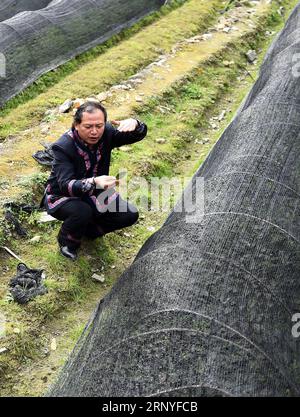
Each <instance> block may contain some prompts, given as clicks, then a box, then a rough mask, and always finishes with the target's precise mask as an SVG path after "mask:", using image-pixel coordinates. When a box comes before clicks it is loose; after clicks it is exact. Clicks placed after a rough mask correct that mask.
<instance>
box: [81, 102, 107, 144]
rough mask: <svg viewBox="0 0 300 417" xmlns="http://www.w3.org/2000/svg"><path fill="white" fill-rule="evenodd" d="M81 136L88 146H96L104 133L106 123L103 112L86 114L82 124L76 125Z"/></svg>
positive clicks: (97, 111)
mask: <svg viewBox="0 0 300 417" xmlns="http://www.w3.org/2000/svg"><path fill="white" fill-rule="evenodd" d="M75 128H76V129H77V131H78V133H79V136H80V137H81V139H82V140H84V142H86V143H87V144H88V145H95V143H97V142H98V141H99V140H100V139H101V137H102V135H103V132H104V129H105V121H104V114H103V112H102V111H101V110H98V109H96V110H94V111H93V113H88V112H84V113H83V114H82V120H81V123H78V124H76V125H75Z"/></svg>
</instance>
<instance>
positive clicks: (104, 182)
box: [94, 175, 119, 190]
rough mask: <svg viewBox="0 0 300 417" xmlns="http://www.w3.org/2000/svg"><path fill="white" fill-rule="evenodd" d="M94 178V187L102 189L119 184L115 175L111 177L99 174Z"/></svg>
mask: <svg viewBox="0 0 300 417" xmlns="http://www.w3.org/2000/svg"><path fill="white" fill-rule="evenodd" d="M94 180H95V184H96V188H97V189H99V188H102V189H103V190H107V189H108V188H113V187H115V186H116V185H118V184H119V181H118V180H117V179H116V177H111V176H109V175H101V176H99V177H95V178H94Z"/></svg>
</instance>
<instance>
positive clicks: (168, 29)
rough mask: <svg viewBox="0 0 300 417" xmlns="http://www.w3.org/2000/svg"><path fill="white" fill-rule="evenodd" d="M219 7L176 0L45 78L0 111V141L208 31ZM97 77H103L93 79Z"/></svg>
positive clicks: (217, 3) (215, 3)
mask: <svg viewBox="0 0 300 417" xmlns="http://www.w3.org/2000/svg"><path fill="white" fill-rule="evenodd" d="M221 5H222V1H221V0H212V1H211V2H209V4H208V5H207V4H205V1H201V2H200V0H188V1H186V2H183V1H174V2H172V3H171V4H170V5H169V6H165V7H163V8H162V10H161V11H159V12H156V13H154V14H153V15H151V16H148V17H147V18H145V19H143V20H142V21H141V22H139V23H137V25H136V26H134V27H133V28H131V29H128V30H127V31H125V32H123V34H122V35H121V34H120V35H117V36H115V37H113V38H112V39H111V40H109V41H107V42H106V43H105V44H104V45H101V46H99V47H96V48H94V49H93V50H91V51H89V52H87V53H85V54H83V55H81V56H80V57H77V58H76V59H74V60H72V61H70V62H68V63H67V64H65V65H64V66H62V67H61V68H60V69H59V70H57V71H55V72H50V73H48V74H46V75H44V76H43V77H42V78H40V79H39V80H37V81H36V82H35V84H34V85H32V86H31V87H29V88H28V89H26V90H25V91H24V92H23V93H21V94H19V95H18V96H17V97H15V98H14V99H13V100H11V101H10V102H8V103H7V105H6V106H5V108H4V109H3V110H2V111H0V139H1V138H2V139H4V138H6V137H7V136H8V135H14V134H16V133H17V132H20V130H23V129H26V128H27V127H29V126H32V125H34V124H36V123H37V122H38V121H40V120H41V119H42V118H43V116H44V113H45V111H46V110H47V109H49V108H51V107H55V106H57V105H59V104H61V103H62V102H63V101H64V100H66V99H67V98H70V97H71V98H76V97H83V98H84V97H88V96H89V95H92V94H95V93H99V92H101V91H103V90H106V89H107V88H109V87H110V86H112V85H114V84H117V83H118V82H120V81H121V80H122V79H124V78H127V77H128V76H130V75H133V74H134V73H135V72H136V71H138V70H139V69H140V68H142V67H144V66H146V65H148V64H149V63H150V62H152V61H153V60H154V59H155V58H157V57H158V56H159V55H160V54H161V53H163V52H169V51H170V49H171V47H172V46H173V45H174V43H176V42H178V41H179V40H182V39H185V38H186V37H188V36H192V35H193V34H195V33H198V32H199V31H202V30H204V29H206V28H207V27H208V26H209V25H210V24H211V23H212V22H213V21H214V19H215V18H216V17H217V8H218V7H219V8H220V7H221ZM158 18H160V19H158ZM121 39H122V40H123V41H122V42H120V40H121ZM112 62H113V63H114V65H113V66H112V65H111V63H112ZM99 72H100V73H101V77H99V76H97V77H95V74H96V73H97V74H99ZM79 80H81V82H79ZM66 92H67V93H66ZM16 109H17V110H16Z"/></svg>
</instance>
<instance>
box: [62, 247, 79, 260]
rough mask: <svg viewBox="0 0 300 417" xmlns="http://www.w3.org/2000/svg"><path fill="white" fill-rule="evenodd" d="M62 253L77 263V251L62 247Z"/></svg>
mask: <svg viewBox="0 0 300 417" xmlns="http://www.w3.org/2000/svg"><path fill="white" fill-rule="evenodd" d="M60 253H61V254H62V255H63V256H65V257H66V258H69V259H71V260H72V261H75V260H76V259H77V253H76V250H75V249H70V248H68V246H60Z"/></svg>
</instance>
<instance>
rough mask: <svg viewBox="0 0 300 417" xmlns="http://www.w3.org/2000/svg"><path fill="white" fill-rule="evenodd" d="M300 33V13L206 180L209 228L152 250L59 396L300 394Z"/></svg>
mask: <svg viewBox="0 0 300 417" xmlns="http://www.w3.org/2000/svg"><path fill="white" fill-rule="evenodd" d="M299 31H300V5H299V6H298V7H296V8H295V10H294V11H293V13H292V15H291V16H290V18H289V20H288V22H287V24H286V26H285V28H284V30H283V31H282V32H281V34H280V36H279V37H278V38H277V39H276V41H275V42H274V43H273V45H272V47H271V49H270V50H269V52H268V54H267V56H266V58H265V60H264V63H263V65H262V68H261V74H260V77H259V79H258V80H257V82H256V83H255V85H254V87H253V89H252V91H251V92H250V94H249V96H248V98H247V100H246V101H245V103H244V104H243V106H242V107H241V108H240V110H239V112H238V114H237V115H236V117H235V119H234V120H233V121H232V123H231V124H230V125H229V127H228V128H227V129H226V130H225V132H224V134H223V135H222V136H221V138H220V139H219V141H218V142H217V144H216V146H215V147H214V148H213V150H212V151H211V153H210V154H209V156H208V158H207V159H206V161H205V162H204V164H203V165H202V166H201V168H200V169H199V170H198V171H197V173H196V174H195V176H194V178H193V184H195V183H196V178H197V177H204V180H205V213H204V215H203V214H202V215H199V217H198V221H197V222H194V223H189V222H187V221H186V220H187V218H186V213H184V212H183V213H175V211H173V212H172V213H171V214H170V215H169V217H168V218H167V220H166V222H165V223H164V225H163V226H162V228H161V229H160V230H159V231H157V232H156V233H154V234H153V235H152V236H151V237H150V239H148V240H147V241H146V243H145V244H144V245H143V247H142V248H141V250H140V252H139V253H138V255H137V257H136V259H135V260H134V262H133V264H132V265H131V266H130V267H129V268H128V269H127V270H126V271H125V272H124V273H123V275H122V276H121V277H120V278H119V280H118V281H117V282H116V284H115V285H114V287H113V288H112V290H111V292H110V293H109V294H108V295H107V296H106V297H105V298H104V299H103V300H102V302H100V304H99V306H98V309H97V311H96V313H95V315H94V317H93V318H92V320H91V322H90V323H89V325H88V326H87V328H86V330H85V332H84V333H83V336H82V337H81V339H80V341H79V342H78V344H77V346H76V348H75V350H74V351H73V353H72V354H71V356H70V359H69V360H68V362H67V364H66V366H65V367H64V369H63V370H62V372H61V374H60V376H59V378H58V380H57V381H56V383H55V384H54V385H53V386H52V388H51V390H50V391H49V393H48V394H47V395H50V396H99V397H104V396H178V397H180V396H298V395H299V391H300V389H299V387H300V378H299V375H300V372H299V357H300V355H299V353H300V352H299V342H297V339H295V338H293V337H292V334H291V328H292V321H291V318H292V314H293V313H294V312H299V311H300V279H299V278H300V117H299V116H300V82H299V78H297V77H295V75H293V64H292V61H293V56H294V55H295V54H296V53H298V52H299V46H300V45H299ZM193 188H194V187H193Z"/></svg>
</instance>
